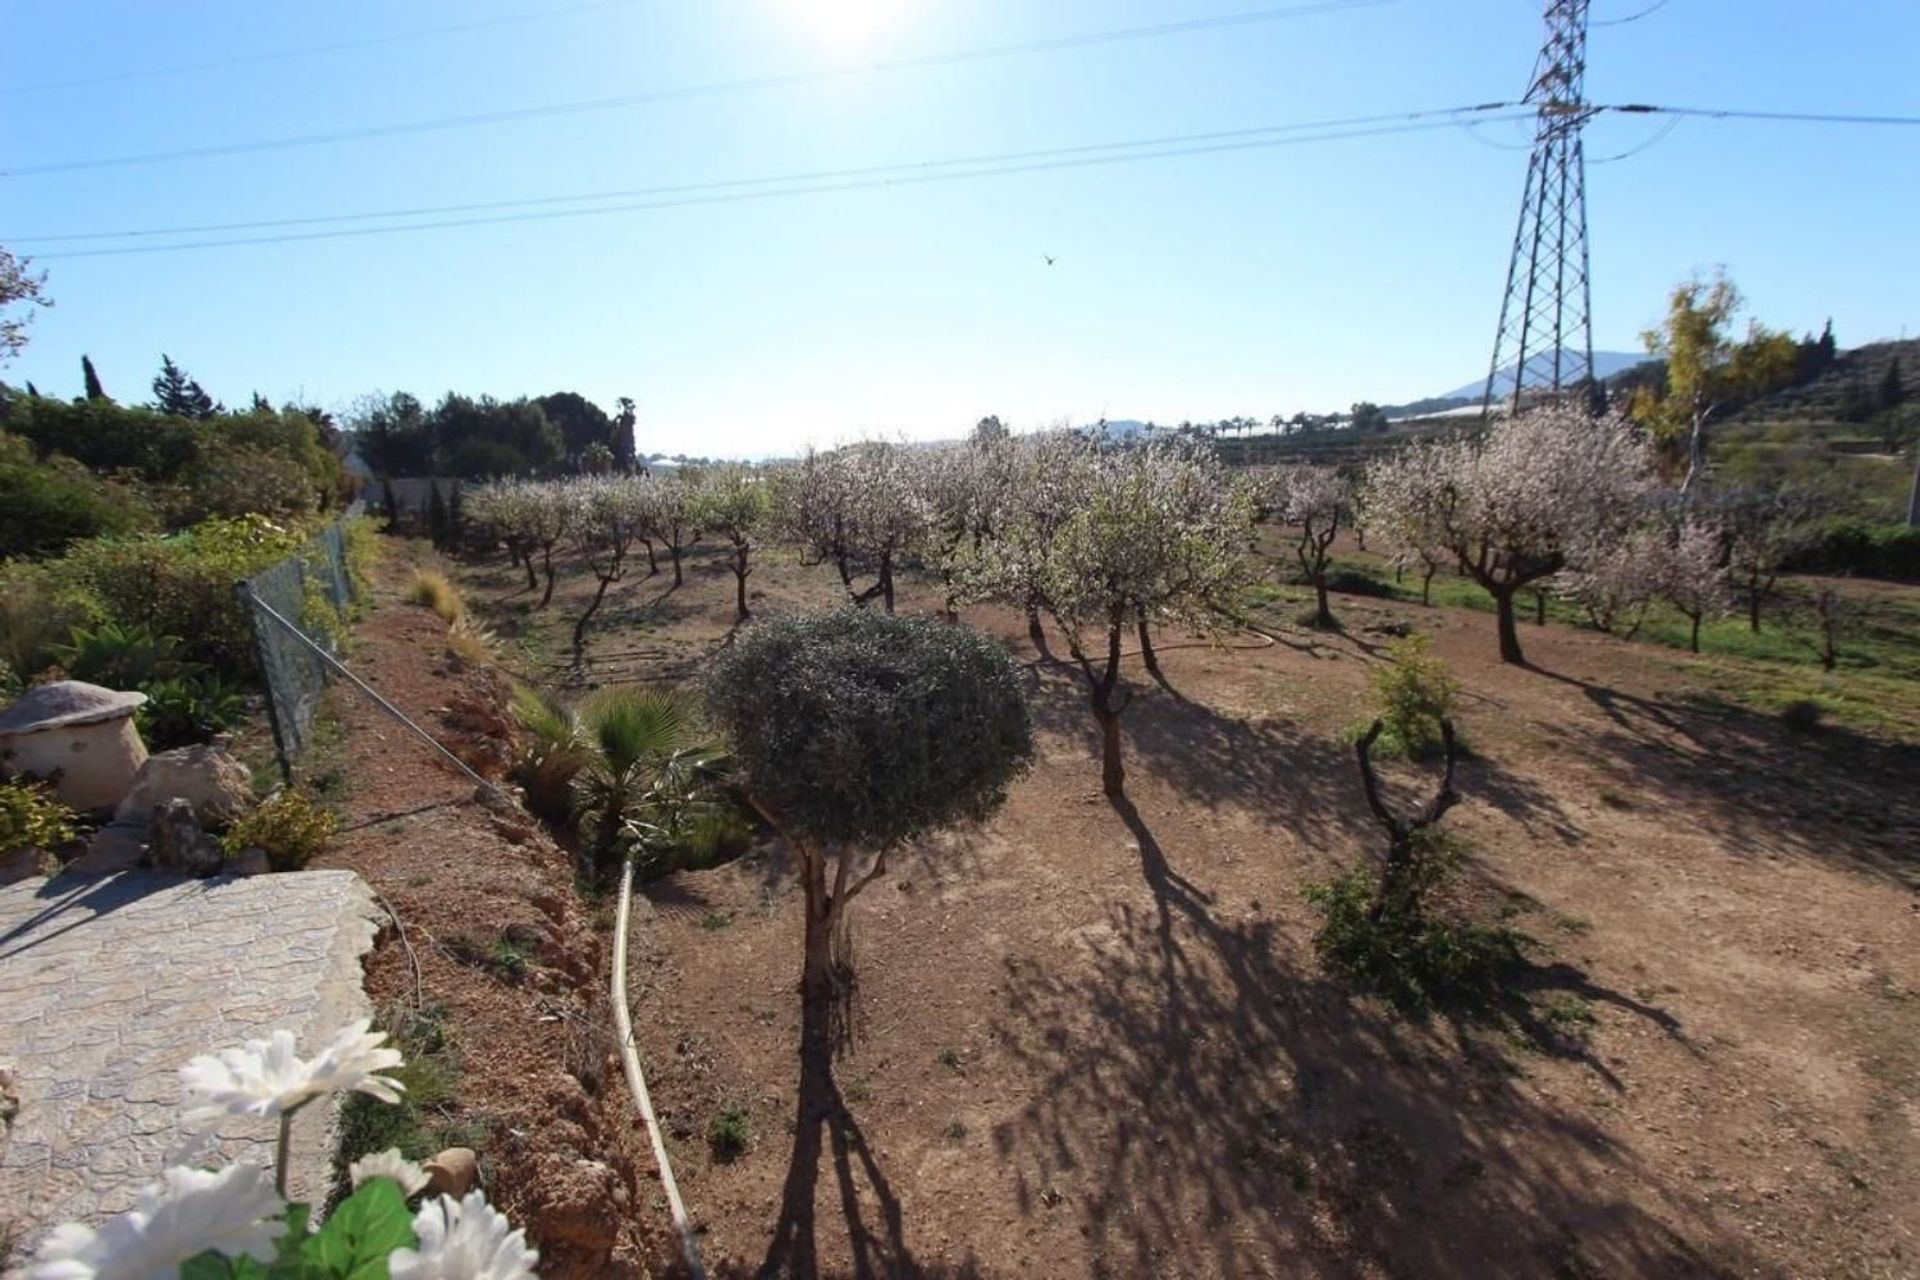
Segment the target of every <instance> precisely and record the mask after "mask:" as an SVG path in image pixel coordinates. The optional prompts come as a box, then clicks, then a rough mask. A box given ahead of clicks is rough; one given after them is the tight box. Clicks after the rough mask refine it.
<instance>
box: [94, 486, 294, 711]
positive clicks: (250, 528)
mask: <svg viewBox="0 0 1920 1280" xmlns="http://www.w3.org/2000/svg"><path fill="white" fill-rule="evenodd" d="M303 541H304V536H303V533H302V531H301V530H299V529H296V528H292V527H289V526H286V525H281V524H276V523H275V522H273V521H272V520H269V519H267V518H266V517H265V516H244V517H241V518H240V519H237V520H209V521H206V522H204V523H202V524H198V525H195V526H194V527H193V528H192V529H189V530H187V531H186V532H184V533H178V534H174V535H172V536H170V537H165V538H160V537H141V538H130V539H122V540H96V541H93V542H83V543H80V544H78V545H77V546H75V547H74V548H73V550H72V551H71V552H69V553H68V555H67V557H66V558H65V560H63V561H62V562H60V564H61V571H62V572H63V573H66V574H71V575H72V576H73V577H75V578H77V579H78V580H80V581H82V582H84V583H86V584H87V585H88V586H89V587H90V588H91V591H92V594H93V595H94V596H96V597H97V598H98V600H99V603H100V606H101V609H102V611H103V612H104V614H105V615H106V616H107V617H110V618H112V619H113V620H114V621H116V622H119V623H121V624H122V625H131V624H134V623H140V624H144V625H145V626H147V627H148V628H150V629H151V630H152V631H153V632H154V633H156V634H159V635H170V636H179V637H181V645H182V652H181V656H182V657H183V658H185V659H188V660H191V661H195V662H204V663H206V664H208V665H210V666H214V667H218V668H219V669H220V670H222V671H224V672H233V673H240V672H244V673H251V672H253V671H254V670H255V667H256V664H255V659H254V652H253V622H252V619H251V617H250V616H249V610H248V609H247V607H246V606H245V605H244V604H242V603H241V602H240V601H239V600H238V599H237V598H236V597H235V596H234V593H233V584H234V583H236V582H238V581H240V580H241V579H242V578H249V577H252V576H253V575H254V574H256V573H258V572H260V571H261V570H262V569H265V568H267V567H269V566H270V565H273V564H276V563H278V562H279V561H281V560H284V559H286V558H287V557H289V556H292V555H294V554H296V553H297V552H298V551H299V550H300V547H301V544H302V542H303Z"/></svg>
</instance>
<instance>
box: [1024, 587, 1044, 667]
mask: <svg viewBox="0 0 1920 1280" xmlns="http://www.w3.org/2000/svg"><path fill="white" fill-rule="evenodd" d="M1027 639H1029V640H1031V641H1033V647H1034V648H1036V649H1038V650H1039V651H1040V656H1041V657H1045V656H1046V654H1047V629H1046V628H1045V627H1043V626H1041V625H1040V607H1039V606H1038V605H1036V604H1034V602H1033V601H1031V600H1029V601H1027Z"/></svg>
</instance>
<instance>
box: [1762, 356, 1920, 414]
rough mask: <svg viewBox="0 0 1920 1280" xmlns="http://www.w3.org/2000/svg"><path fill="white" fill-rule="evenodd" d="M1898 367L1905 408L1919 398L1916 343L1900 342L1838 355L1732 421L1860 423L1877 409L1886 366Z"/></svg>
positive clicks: (1918, 361)
mask: <svg viewBox="0 0 1920 1280" xmlns="http://www.w3.org/2000/svg"><path fill="white" fill-rule="evenodd" d="M1895 360H1898V361H1899V362H1900V373H1901V378H1902V381H1903V382H1904V383H1905V384H1906V388H1907V396H1908V402H1909V403H1911V401H1912V399H1913V397H1914V396H1915V395H1916V394H1920V338H1910V339H1908V340H1906V341H1904V342H1870V343H1868V344H1867V345H1866V346H1864V347H1855V348H1854V349H1853V350H1851V351H1842V352H1841V353H1840V354H1839V356H1838V357H1836V358H1835V359H1834V362H1833V364H1832V365H1831V366H1829V367H1828V368H1827V369H1826V370H1824V371H1823V372H1822V373H1821V374H1820V376H1819V377H1817V378H1814V379H1813V380H1812V381H1810V382H1803V383H1800V384H1799V385H1798V386H1792V387H1787V388H1785V389H1784V390H1781V391H1776V392H1774V393H1773V394H1772V395H1769V396H1762V397H1761V398H1760V399H1759V400H1757V401H1755V402H1754V403H1752V404H1750V405H1748V406H1747V407H1746V408H1744V409H1742V410H1741V411H1740V412H1739V413H1738V414H1736V415H1734V417H1735V420H1737V421H1742V422H1785V421H1803V422H1824V423H1860V422H1863V421H1865V420H1866V419H1867V418H1869V417H1871V416H1873V415H1874V414H1875V413H1877V412H1878V411H1879V409H1880V408H1881V406H1879V405H1877V404H1876V403H1875V402H1874V395H1875V393H1876V392H1877V391H1878V390H1879V388H1880V384H1881V381H1882V380H1883V379H1884V378H1885V377H1886V376H1887V366H1888V365H1890V364H1892V363H1893V362H1894V361H1895Z"/></svg>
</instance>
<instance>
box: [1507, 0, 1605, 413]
mask: <svg viewBox="0 0 1920 1280" xmlns="http://www.w3.org/2000/svg"><path fill="white" fill-rule="evenodd" d="M1590 4H1591V0H1547V39H1546V43H1545V44H1544V45H1542V46H1541V48H1540V57H1539V60H1538V61H1537V62H1535V64H1534V69H1533V84H1532V86H1531V87H1529V88H1528V90H1527V97H1526V100H1527V101H1528V102H1530V103H1532V104H1533V106H1534V108H1535V110H1536V112H1537V113H1538V123H1537V124H1536V125H1535V127H1534V135H1533V156H1532V158H1531V159H1530V160H1529V161H1528V163H1527V189H1526V194H1525V196H1524V198H1523V199H1522V200H1521V203H1520V225H1519V228H1518V229H1517V230H1516V231H1515V232H1514V235H1513V258H1512V260H1511V261H1510V263H1509V264H1508V266H1507V293H1506V297H1505V298H1504V299H1503V300H1502V301H1501V304H1500V327H1499V329H1498V331H1496V333H1495V334H1494V340H1493V364H1492V366H1491V367H1490V368H1489V369H1488V371H1487V393H1486V398H1485V400H1484V401H1483V402H1482V406H1481V407H1482V411H1483V412H1484V413H1491V412H1492V411H1493V406H1494V405H1495V403H1497V402H1504V403H1507V404H1509V405H1511V406H1512V407H1513V408H1515V409H1517V408H1519V407H1520V404H1521V401H1522V399H1523V398H1526V397H1539V396H1542V395H1547V396H1551V395H1555V394H1559V393H1563V392H1566V391H1568V390H1571V389H1573V388H1576V387H1580V386H1582V385H1583V384H1588V385H1590V382H1591V379H1592V377H1593V326H1592V321H1591V315H1592V311H1593V290H1592V286H1591V283H1590V276H1589V271H1588V263H1587V162H1586V154H1585V152H1584V151H1583V150H1582V148H1581V139H1580V135H1581V131H1582V130H1583V129H1584V128H1585V127H1586V123H1587V121H1588V120H1589V119H1591V118H1592V116H1593V111H1592V108H1591V107H1589V106H1588V105H1587V101H1586V77H1587V10H1588V8H1589V7H1590Z"/></svg>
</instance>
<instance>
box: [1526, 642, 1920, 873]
mask: <svg viewBox="0 0 1920 1280" xmlns="http://www.w3.org/2000/svg"><path fill="white" fill-rule="evenodd" d="M1539 674H1541V675H1544V676H1546V677H1548V678H1549V679H1552V680H1556V681H1559V682H1560V683H1562V684H1567V685H1570V686H1573V687H1574V688H1577V689H1579V690H1580V692H1581V693H1582V694H1583V695H1584V696H1585V697H1586V699H1587V700H1588V701H1589V702H1591V703H1592V704H1593V705H1594V706H1595V707H1597V708H1598V709H1599V710H1600V711H1601V712H1602V713H1603V714H1605V716H1606V717H1607V720H1608V722H1609V727H1607V728H1604V729H1601V730H1599V731H1597V732H1595V731H1582V730H1579V729H1577V728H1574V727H1569V729H1568V733H1569V735H1570V736H1571V737H1573V738H1574V739H1575V742H1576V745H1577V746H1578V747H1579V748H1580V750H1581V751H1582V752H1583V753H1584V754H1585V755H1586V756H1587V757H1588V758H1589V759H1591V760H1593V761H1594V762H1595V763H1596V764H1598V765H1599V766H1600V767H1601V768H1602V769H1604V770H1606V771H1607V772H1608V773H1610V774H1611V775H1612V776H1613V778H1614V780H1615V781H1617V783H1618V785H1619V787H1620V790H1621V792H1623V793H1625V794H1624V796H1623V797H1622V798H1623V800H1624V802H1625V804H1626V805H1627V806H1628V807H1632V806H1634V805H1635V804H1638V803H1645V804H1648V805H1658V806H1662V807H1666V806H1671V807H1673V808H1683V809H1685V810H1686V811H1688V812H1690V813H1692V814H1696V815H1698V816H1699V820H1700V821H1701V822H1702V824H1703V825H1704V826H1705V827H1706V828H1707V829H1709V830H1711V831H1713V832H1714V833H1715V834H1718V835H1721V836H1724V837H1725V838H1726V843H1727V846H1728V848H1729V849H1730V850H1731V851H1732V852H1734V853H1735V854H1738V855H1756V854H1758V855H1767V854H1779V855H1793V856H1801V857H1808V858H1814V859H1819V860H1822V861H1831V862H1840V863H1844V864H1846V865H1849V866H1852V867H1854V868H1857V869H1860V870H1864V871H1868V872H1870V873H1872V874H1875V875H1880V876H1885V877H1887V878H1889V879H1892V880H1894V881H1895V882H1897V883H1901V884H1904V885H1907V886H1909V887H1920V789H1917V788H1916V787H1915V786H1914V779H1915V778H1920V748H1915V747H1912V746H1908V745H1903V744H1899V743H1889V742H1881V741H1877V740H1875V739H1872V738H1868V737H1866V736H1864V735H1862V734H1858V733H1855V732H1853V731H1852V730H1850V729H1847V728H1845V727H1842V726H1838V725H1822V726H1819V727H1817V728H1814V729H1811V730H1808V731H1804V732H1795V731H1794V730H1792V729H1789V728H1788V727H1787V726H1786V725H1785V724H1784V723H1783V722H1782V721H1781V720H1780V719H1778V718H1777V717H1770V716H1764V715H1760V714H1757V713H1755V712H1753V711H1751V710H1748V709H1747V708H1745V707H1741V706H1737V705H1734V704H1731V703H1728V702H1724V701H1719V700H1697V701H1671V702H1670V701H1653V700H1651V699H1647V698H1639V697H1635V696H1633V695H1631V694H1625V693H1621V692H1619V691H1618V690H1614V689H1607V688H1603V687H1601V686H1599V685H1594V684H1590V683H1588V682H1586V681H1584V680H1578V679H1575V678H1573V677H1571V676H1563V675H1557V674H1555V673H1553V672H1546V671H1541V672H1539ZM1640 797H1645V800H1644V801H1642V800H1640V799H1639V798H1640Z"/></svg>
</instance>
